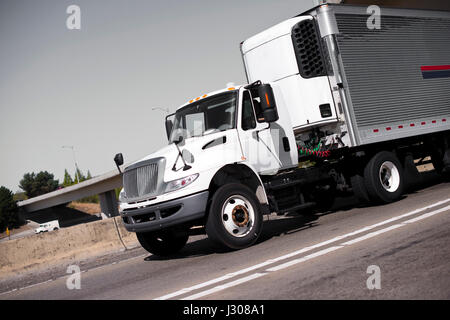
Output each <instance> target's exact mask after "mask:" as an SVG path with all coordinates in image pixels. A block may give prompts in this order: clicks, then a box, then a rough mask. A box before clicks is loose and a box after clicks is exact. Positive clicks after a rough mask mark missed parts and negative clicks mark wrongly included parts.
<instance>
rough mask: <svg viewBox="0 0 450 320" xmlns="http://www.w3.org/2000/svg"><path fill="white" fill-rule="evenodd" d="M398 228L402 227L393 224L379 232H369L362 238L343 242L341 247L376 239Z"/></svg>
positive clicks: (401, 225)
mask: <svg viewBox="0 0 450 320" xmlns="http://www.w3.org/2000/svg"><path fill="white" fill-rule="evenodd" d="M400 227H403V224H394V225H393V226H390V227H387V228H384V229H381V230H378V231H375V232H371V233H368V234H365V235H363V236H362V237H359V238H356V239H353V240H350V241H347V242H344V243H343V244H342V245H343V246H350V245H352V244H355V243H358V242H360V241H364V240H367V239H370V238H373V237H376V236H378V235H380V234H382V233H385V232H388V231H391V230H394V229H397V228H400Z"/></svg>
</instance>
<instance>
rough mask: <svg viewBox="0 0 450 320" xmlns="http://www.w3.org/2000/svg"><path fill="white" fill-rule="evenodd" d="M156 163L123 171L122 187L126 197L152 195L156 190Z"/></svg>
mask: <svg viewBox="0 0 450 320" xmlns="http://www.w3.org/2000/svg"><path fill="white" fill-rule="evenodd" d="M157 184H158V164H157V163H152V164H149V165H145V166H142V167H138V168H134V169H132V170H129V171H126V172H124V175H123V187H124V189H125V195H126V197H127V198H129V199H132V198H140V197H142V196H145V195H149V196H152V195H154V194H156V192H157Z"/></svg>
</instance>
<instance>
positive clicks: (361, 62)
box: [330, 5, 450, 145]
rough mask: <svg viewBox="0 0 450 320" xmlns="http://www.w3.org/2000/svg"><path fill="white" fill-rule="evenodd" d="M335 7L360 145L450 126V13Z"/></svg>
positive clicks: (345, 85)
mask: <svg viewBox="0 0 450 320" xmlns="http://www.w3.org/2000/svg"><path fill="white" fill-rule="evenodd" d="M330 7H331V8H332V10H333V11H334V14H335V18H336V21H337V26H338V29H339V34H338V35H337V44H338V48H339V51H340V59H341V61H342V65H343V77H344V88H345V90H346V95H347V100H348V108H349V112H350V116H351V119H352V122H353V129H354V133H355V140H356V144H357V145H364V144H369V143H375V142H383V141H388V140H393V139H398V138H404V137H411V136H417V135H422V134H427V133H433V132H439V131H445V130H450V12H446V11H431V10H411V9H388V8H381V16H380V17H381V25H380V29H369V28H368V27H367V20H368V14H367V12H366V10H367V7H365V6H364V7H363V6H346V5H330Z"/></svg>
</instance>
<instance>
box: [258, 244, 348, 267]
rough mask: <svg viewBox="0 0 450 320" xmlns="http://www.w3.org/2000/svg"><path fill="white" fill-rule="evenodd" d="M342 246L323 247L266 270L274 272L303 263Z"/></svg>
mask: <svg viewBox="0 0 450 320" xmlns="http://www.w3.org/2000/svg"><path fill="white" fill-rule="evenodd" d="M340 248H343V246H334V247H330V248H327V249H323V250H320V251H317V252H315V253H312V254H310V255H307V256H305V257H302V258H299V259H295V260H292V261H289V262H286V263H283V264H280V265H278V266H276V267H273V268H269V269H267V270H266V271H269V272H273V271H278V270H282V269H285V268H288V267H291V266H293V265H296V264H299V263H302V262H305V261H308V260H311V259H314V258H317V257H320V256H323V255H325V254H327V253H330V252H333V251H336V250H338V249H340Z"/></svg>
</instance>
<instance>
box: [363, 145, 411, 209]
mask: <svg viewBox="0 0 450 320" xmlns="http://www.w3.org/2000/svg"><path fill="white" fill-rule="evenodd" d="M364 184H365V186H366V189H367V193H368V195H369V197H370V199H371V200H372V201H373V202H377V203H390V202H394V201H396V200H398V199H399V198H400V196H401V195H402V193H403V189H404V178H403V168H402V166H401V164H400V161H399V160H398V158H397V157H396V156H395V155H394V154H393V153H391V152H387V151H381V152H379V153H377V154H376V155H375V156H374V157H373V158H372V159H370V161H369V163H368V164H367V165H366V167H365V169H364Z"/></svg>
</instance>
